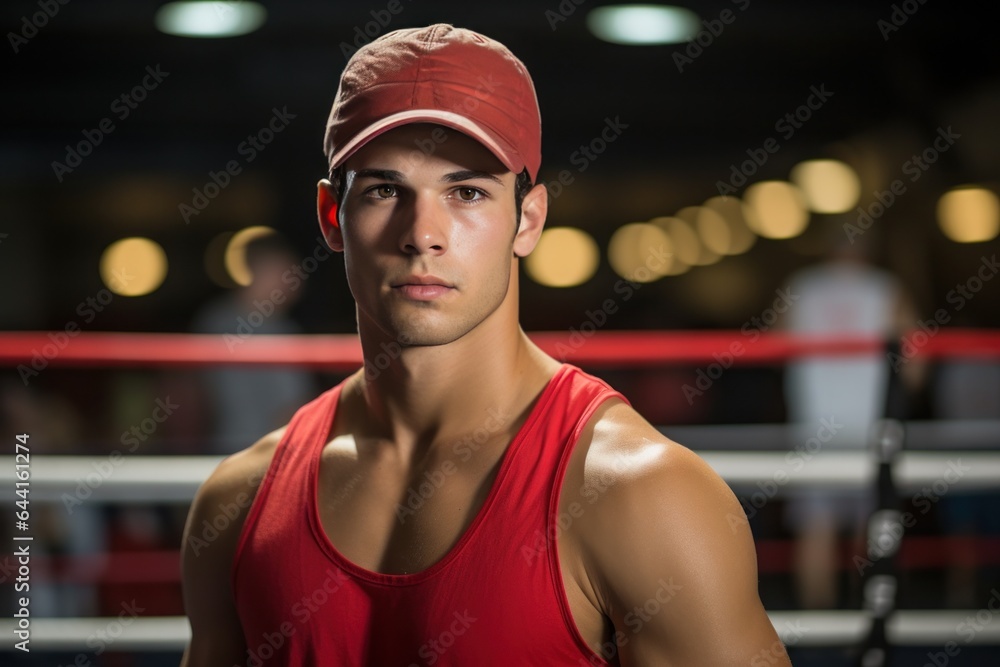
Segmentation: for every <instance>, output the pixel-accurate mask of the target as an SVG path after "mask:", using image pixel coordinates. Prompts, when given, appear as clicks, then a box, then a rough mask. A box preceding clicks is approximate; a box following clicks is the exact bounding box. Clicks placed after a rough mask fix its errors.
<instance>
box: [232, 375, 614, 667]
mask: <svg viewBox="0 0 1000 667" xmlns="http://www.w3.org/2000/svg"><path fill="white" fill-rule="evenodd" d="M341 387H342V385H337V386H336V387H334V388H333V389H330V390H329V391H327V392H325V393H324V394H322V395H321V396H319V397H318V398H317V399H316V400H314V401H312V402H311V403H309V404H307V405H305V406H303V407H302V408H301V409H300V410H299V411H298V412H297V413H296V414H295V416H294V417H293V418H292V420H291V422H290V423H289V426H288V428H287V429H286V431H285V434H284V437H283V438H282V439H281V442H279V443H278V445H277V448H276V449H275V452H274V458H273V460H272V462H271V464H270V467H269V468H268V470H267V473H266V475H265V477H264V479H263V481H262V482H261V485H260V489H259V491H258V493H257V497H256V499H255V500H254V503H253V506H252V507H251V509H250V512H249V514H248V516H247V519H246V523H245V525H244V527H243V532H242V535H241V536H240V541H239V544H238V546H237V549H236V554H235V556H234V560H233V575H232V584H233V595H234V598H235V601H236V607H237V609H238V611H239V617H240V621H241V624H242V626H243V635H244V638H245V640H246V645H247V651H248V656H247V660H246V664H247V665H249V666H250V667H259V666H260V665H267V666H268V667H270V666H275V667H278V666H289V667H291V666H293V665H294V666H295V667H300V666H303V665H338V666H340V665H343V666H348V665H376V666H378V667H414V666H421V667H422V666H424V665H442V666H447V665H456V666H458V665H461V666H464V667H488V666H490V665H505V666H506V665H539V666H543V665H544V666H546V667H552V666H553V665H574V666H586V665H595V666H606V665H608V663H607V662H606V661H605V660H604V659H603V658H602V657H601V656H600V655H598V654H596V653H595V652H594V651H593V650H591V649H590V647H589V646H588V645H587V644H586V642H585V641H584V640H583V638H582V637H581V636H580V632H579V630H578V629H577V627H576V624H575V623H574V621H573V618H572V615H571V613H570V608H569V603H568V601H567V598H566V592H565V590H564V587H563V582H562V576H561V574H560V569H559V563H558V556H557V553H556V548H555V547H556V543H555V539H554V537H555V536H558V534H559V532H560V530H561V529H560V528H559V526H558V524H557V522H556V519H557V514H558V498H559V492H560V489H561V486H562V480H563V476H564V474H565V471H566V466H567V463H568V460H569V455H570V452H571V451H572V449H573V446H574V445H575V443H576V441H577V440H578V439H579V436H580V431H581V430H582V429H583V427H584V425H585V424H586V422H587V420H588V419H589V418H590V417H591V416H592V415H593V413H594V411H595V410H596V409H597V407H598V406H599V405H600V404H601V403H602V402H604V401H605V400H607V399H609V398H611V397H618V398H620V399H622V400H623V401H624V400H625V398H624V397H623V396H622V395H621V394H619V393H618V392H616V391H615V390H613V389H611V388H610V387H609V386H608V385H607V384H606V383H604V382H603V381H602V380H600V379H598V378H595V377H593V376H591V375H588V374H586V373H584V372H583V371H581V370H580V369H579V368H576V367H574V366H571V365H569V364H563V365H562V367H561V368H560V369H559V370H558V371H557V372H556V373H555V375H554V376H553V377H552V379H551V380H550V381H549V383H548V384H547V385H546V387H545V389H544V390H543V391H542V393H541V395H540V396H539V398H538V400H537V401H536V403H535V406H534V407H533V409H532V410H531V412H530V414H529V416H528V418H527V420H526V421H525V422H524V424H523V425H522V427H521V429H520V431H519V432H518V433H517V435H516V436H515V437H514V439H513V440H512V441H511V443H510V445H509V446H508V447H507V449H506V451H505V452H504V455H503V458H502V462H501V464H500V469H499V471H498V473H497V476H496V478H495V480H494V481H493V486H492V487H491V489H490V492H489V495H488V496H487V498H486V500H485V502H484V503H483V506H482V507H481V508H480V509H479V512H478V514H477V515H476V517H475V518H474V519H473V521H472V523H471V524H470V525H469V527H468V528H467V530H466V531H465V533H464V534H463V535H462V536H461V537H460V538H459V540H458V542H457V543H456V544H455V546H454V547H453V548H452V549H451V550H450V551H449V552H448V553H447V554H446V555H445V556H444V557H443V558H441V560H439V561H438V562H436V563H435V564H433V565H431V566H430V567H429V568H427V569H425V570H423V571H420V572H417V573H413V574H382V573H378V572H373V571H371V570H367V569H365V568H362V567H359V566H358V565H356V564H355V563H353V562H351V561H349V560H347V558H345V557H344V556H343V555H342V554H341V553H340V552H338V551H337V549H336V548H335V547H334V546H333V544H332V543H331V542H330V540H329V539H328V538H327V536H326V533H325V532H324V531H323V528H322V526H321V524H320V519H319V510H318V507H317V501H316V498H317V493H316V492H317V476H318V472H319V461H320V452H321V451H322V449H323V446H324V445H325V444H326V443H327V442H328V440H329V434H330V433H329V432H330V427H331V425H332V424H333V419H334V414H335V410H336V407H337V401H338V398H339V396H340V390H341Z"/></svg>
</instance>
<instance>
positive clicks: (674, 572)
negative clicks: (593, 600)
mask: <svg viewBox="0 0 1000 667" xmlns="http://www.w3.org/2000/svg"><path fill="white" fill-rule="evenodd" d="M609 500H610V502H609V503H608V505H607V506H606V507H605V508H603V509H602V514H604V515H605V517H604V520H603V522H604V523H605V526H604V529H603V530H604V531H606V533H607V534H606V535H605V540H604V541H603V544H604V545H605V546H604V547H603V548H599V551H598V553H599V554H600V555H599V557H598V563H597V567H598V568H599V570H600V577H601V579H602V580H603V581H604V582H605V585H606V592H607V595H608V596H609V598H610V599H609V601H608V608H609V610H610V615H611V620H612V622H613V623H614V625H615V629H616V631H617V634H616V638H617V641H618V643H619V646H620V659H621V664H622V665H623V666H625V665H693V664H697V665H733V664H746V665H750V664H751V662H752V661H753V660H754V658H755V657H758V656H760V657H762V658H764V660H765V661H764V663H763V664H768V665H772V666H778V667H780V666H781V665H785V664H788V663H787V656H786V655H785V652H784V648H783V646H782V644H781V642H780V640H778V637H777V635H776V633H775V632H774V628H773V627H772V626H771V623H770V620H769V619H768V617H767V614H766V613H765V612H764V609H763V607H762V605H761V603H760V598H759V596H758V593H757V564H756V556H755V551H754V545H753V538H752V535H751V533H750V529H749V525H748V524H747V522H746V517H745V514H744V513H743V510H742V508H741V507H740V505H739V502H738V501H737V500H736V498H735V497H734V496H733V494H732V492H731V491H730V490H729V488H728V486H726V484H725V482H723V481H722V480H721V479H720V478H719V477H718V475H716V474H715V473H714V472H713V471H712V470H711V469H710V468H709V467H708V465H707V464H705V463H704V462H703V461H702V460H701V459H699V458H698V457H696V456H695V455H694V454H693V453H691V452H690V451H689V450H686V449H684V448H680V447H677V448H676V449H670V450H669V452H668V453H667V454H666V455H665V456H664V457H663V459H662V460H661V461H658V462H657V463H655V464H653V465H651V466H650V467H649V469H648V470H647V471H644V472H643V473H642V474H638V475H634V476H630V478H628V479H626V480H624V481H623V483H622V488H619V489H617V490H616V492H615V493H614V494H613V495H609ZM608 538H610V539H608Z"/></svg>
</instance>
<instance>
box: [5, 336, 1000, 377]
mask: <svg viewBox="0 0 1000 667" xmlns="http://www.w3.org/2000/svg"><path fill="white" fill-rule="evenodd" d="M529 336H530V337H531V339H532V340H534V341H535V342H536V343H537V344H538V345H539V346H540V347H541V348H542V349H543V350H545V351H546V352H547V353H549V354H551V355H552V356H553V357H555V358H557V359H560V360H564V361H568V362H570V363H574V364H577V365H581V366H589V367H615V368H623V367H648V366H650V365H665V364H692V365H697V364H703V363H713V362H718V361H723V360H725V362H726V364H727V365H728V363H730V360H729V357H732V360H731V363H733V364H755V363H756V364H773V363H780V362H782V361H787V360H788V359H792V358H798V357H803V356H809V355H836V356H846V355H855V354H864V353H882V351H883V350H884V341H883V340H882V339H880V338H878V337H871V336H829V335H823V336H803V335H793V334H788V333H774V332H769V333H760V332H758V331H756V330H751V331H749V332H748V333H741V332H740V331H733V330H730V331H593V330H591V329H587V328H584V327H581V330H576V329H575V328H574V329H571V330H570V331H545V332H535V333H529ZM388 347H391V346H388ZM388 352H389V353H390V354H391V353H392V350H391V349H390V350H388ZM903 354H904V355H905V356H907V357H909V356H916V357H920V358H924V359H928V358H942V357H949V358H950V357H964V358H970V357H977V358H983V357H987V358H997V357H1000V331H997V330H983V329H941V330H939V331H937V332H936V333H934V334H928V333H927V332H925V331H922V330H919V329H918V330H914V331H911V332H908V333H907V335H906V336H904V338H903ZM361 362H362V359H361V344H360V342H359V340H358V337H357V336H356V335H354V334H324V335H317V334H310V335H295V336H268V335H247V336H242V337H241V336H239V335H225V336H223V335H205V334H164V333H110V332H83V333H79V332H76V333H75V335H73V336H70V335H69V334H67V333H65V332H62V331H56V332H38V331H25V332H0V364H2V365H6V366H16V365H19V364H25V365H29V366H31V367H32V368H34V369H35V370H41V368H44V367H46V366H48V365H53V366H65V367H69V366H75V367H87V366H91V367H92V366H101V367H104V366H172V365H186V366H205V365H213V364H283V365H290V366H299V367H305V368H315V369H323V370H328V371H352V370H355V369H357V368H358V367H359V366H360V365H361ZM39 366H40V367H41V368H39Z"/></svg>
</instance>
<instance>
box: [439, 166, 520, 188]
mask: <svg viewBox="0 0 1000 667" xmlns="http://www.w3.org/2000/svg"><path fill="white" fill-rule="evenodd" d="M477 178H485V179H488V180H491V181H495V182H496V183H497V184H499V185H500V186H502V187H503V186H504V183H503V181H501V180H500V179H499V178H497V177H496V176H494V175H493V174H491V173H489V172H488V171H475V170H473V169H464V170H462V171H453V172H451V173H450V174H445V175H444V176H443V177H442V178H441V180H442V181H444V182H445V183H458V182H459V181H471V180H475V179H477Z"/></svg>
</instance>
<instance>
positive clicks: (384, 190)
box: [374, 185, 396, 199]
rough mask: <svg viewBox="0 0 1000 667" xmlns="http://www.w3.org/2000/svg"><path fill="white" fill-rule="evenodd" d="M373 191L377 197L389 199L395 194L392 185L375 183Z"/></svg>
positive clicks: (394, 188)
mask: <svg viewBox="0 0 1000 667" xmlns="http://www.w3.org/2000/svg"><path fill="white" fill-rule="evenodd" d="M374 192H375V196H377V197H379V198H382V199H389V198H390V197H393V196H395V194H396V187H395V186H393V185H377V186H375V190H374Z"/></svg>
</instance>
